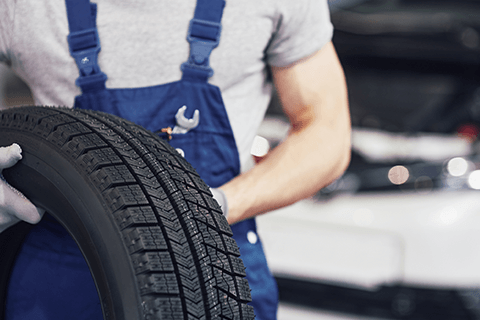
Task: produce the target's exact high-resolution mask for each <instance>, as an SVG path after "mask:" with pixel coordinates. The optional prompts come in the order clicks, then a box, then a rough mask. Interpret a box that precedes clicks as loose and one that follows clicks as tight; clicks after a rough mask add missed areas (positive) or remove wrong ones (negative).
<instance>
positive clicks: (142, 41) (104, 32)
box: [0, 0, 333, 171]
mask: <svg viewBox="0 0 480 320" xmlns="http://www.w3.org/2000/svg"><path fill="white" fill-rule="evenodd" d="M96 3H97V4H98V16H97V27H98V32H99V35H100V43H101V47H102V50H101V52H100V55H99V65H100V67H101V69H102V71H103V72H105V73H106V74H107V76H108V80H107V83H106V85H107V88H128V87H131V88H134V87H144V86H154V85H158V84H163V83H167V82H172V81H177V80H179V79H180V78H181V71H180V65H181V64H182V63H183V62H185V60H186V59H187V57H188V52H189V44H188V42H187V41H186V33H187V29H188V23H189V20H190V19H191V18H192V17H193V12H194V9H195V4H196V1H195V0H181V1H166V0H159V1H151V0H148V1H147V0H123V1H118V0H97V1H96ZM332 32H333V27H332V25H331V23H330V16H329V12H328V6H327V0H227V3H226V6H225V9H224V14H223V18H222V34H221V39H220V44H219V46H218V47H217V48H216V49H215V50H213V52H212V55H211V58H210V64H211V66H212V68H213V69H214V71H215V74H214V75H213V77H212V78H210V83H212V84H213V85H216V86H218V87H219V88H220V90H221V92H222V96H223V100H224V103H225V106H226V108H227V113H228V116H229V119H230V122H231V124H232V128H233V131H234V135H235V139H236V143H237V147H238V150H239V152H240V160H241V165H242V171H245V170H246V169H247V168H249V167H250V163H251V156H250V148H251V145H252V141H253V139H254V137H255V134H256V132H257V129H258V127H259V125H260V123H261V121H262V119H263V117H264V115H265V111H266V108H267V106H268V103H269V101H270V98H271V93H272V84H271V82H270V81H269V80H268V65H272V66H287V65H289V64H291V63H294V62H297V61H298V60H301V59H302V58H305V57H307V56H309V55H311V54H313V53H315V52H316V51H318V50H319V49H321V48H322V47H323V46H324V45H325V44H326V43H328V42H329V41H330V40H331V37H332ZM67 35H68V22H67V16H66V8H65V3H64V0H0V62H4V63H7V64H8V65H10V66H11V67H12V69H13V70H14V71H15V73H16V74H17V75H19V76H20V77H21V78H22V79H23V80H24V81H25V82H26V83H27V84H28V85H29V86H30V89H31V91H32V93H33V96H34V99H35V103H36V104H38V105H51V106H72V105H73V101H74V97H75V96H76V95H78V94H80V90H79V88H78V87H76V86H75V79H76V78H77V77H78V69H77V67H76V64H75V62H74V60H73V58H72V57H71V56H70V53H69V50H68V44H67Z"/></svg>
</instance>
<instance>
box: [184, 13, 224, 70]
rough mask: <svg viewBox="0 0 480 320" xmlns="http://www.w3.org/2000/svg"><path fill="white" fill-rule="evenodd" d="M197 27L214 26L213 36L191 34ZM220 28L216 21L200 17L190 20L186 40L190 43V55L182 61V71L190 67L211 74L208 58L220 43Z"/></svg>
mask: <svg viewBox="0 0 480 320" xmlns="http://www.w3.org/2000/svg"><path fill="white" fill-rule="evenodd" d="M194 27H197V28H200V29H201V28H202V27H203V28H204V29H207V28H211V27H215V30H216V35H215V38H214V39H212V38H207V37H199V36H194V35H192V29H193V28H194ZM221 30H222V25H221V24H220V23H218V22H212V21H207V20H201V19H192V20H190V25H189V27H188V34H187V41H188V42H189V43H190V55H189V57H188V61H187V62H184V63H183V64H182V65H181V67H180V69H181V70H182V71H184V70H185V68H192V69H196V70H202V71H205V72H207V73H208V77H211V76H212V75H213V69H212V68H211V67H210V63H209V58H210V54H211V53H212V50H213V49H215V48H216V47H217V46H218V44H219V43H220V32H221Z"/></svg>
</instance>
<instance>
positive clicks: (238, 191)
mask: <svg viewBox="0 0 480 320" xmlns="http://www.w3.org/2000/svg"><path fill="white" fill-rule="evenodd" d="M272 73H273V78H274V82H275V86H276V88H277V92H278V95H279V97H280V100H281V102H282V106H283V109H284V111H285V114H286V115H287V116H288V118H289V120H290V123H291V126H292V129H291V131H290V133H289V135H288V137H287V138H286V139H285V140H284V142H283V143H281V144H280V145H279V146H278V147H276V148H275V149H273V150H272V151H271V152H269V153H268V154H267V155H266V156H265V158H264V159H263V160H262V161H261V162H260V163H259V164H258V165H257V166H255V167H254V168H253V169H252V170H250V171H248V172H246V173H244V174H242V175H240V176H238V177H236V178H235V179H233V180H232V181H230V182H228V183H227V184H225V185H223V186H222V187H221V189H222V190H223V191H224V192H225V194H226V196H227V198H228V205H229V209H228V211H229V212H228V217H227V220H228V222H229V223H230V224H233V223H236V222H239V221H241V220H244V219H247V218H251V217H254V216H256V215H258V214H261V213H265V212H268V211H271V210H274V209H278V208H281V207H284V206H287V205H290V204H293V203H295V202H296V201H298V200H301V199H304V198H307V197H310V196H312V195H314V194H315V193H316V192H318V191H319V190H320V189H321V188H323V187H325V186H327V185H328V184H330V183H331V182H332V181H334V180H335V179H336V178H338V177H339V176H340V175H341V174H342V173H343V172H344V170H345V169H346V168H347V166H348V163H349V161H350V134H351V133H350V130H351V128H350V114H349V108H348V99H347V90H346V83H345V77H344V74H343V69H342V67H341V65H340V62H339V60H338V58H337V55H336V52H335V49H334V47H333V44H332V43H329V44H327V45H326V46H325V47H324V48H322V49H321V50H319V51H318V52H317V53H315V54H313V55H312V56H310V57H308V58H306V59H303V60H301V61H299V62H298V63H295V64H292V65H290V66H287V67H282V68H280V67H273V68H272Z"/></svg>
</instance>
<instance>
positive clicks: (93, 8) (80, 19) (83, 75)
mask: <svg viewBox="0 0 480 320" xmlns="http://www.w3.org/2000/svg"><path fill="white" fill-rule="evenodd" d="M65 4H66V7H67V17H68V26H69V29H70V34H69V35H68V38H67V40H68V46H69V49H70V54H71V55H72V57H73V58H74V59H75V62H76V63H77V67H78V70H79V71H80V76H79V77H78V78H77V80H76V82H75V83H76V84H77V86H79V87H80V88H81V89H82V93H86V92H95V91H99V90H102V89H105V81H106V80H107V76H106V75H105V74H104V73H103V72H102V71H101V70H100V67H99V66H98V53H99V52H100V39H99V37H98V31H97V25H96V17H97V5H96V4H95V3H90V1H89V0H65Z"/></svg>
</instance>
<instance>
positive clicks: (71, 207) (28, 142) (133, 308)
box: [0, 129, 141, 320]
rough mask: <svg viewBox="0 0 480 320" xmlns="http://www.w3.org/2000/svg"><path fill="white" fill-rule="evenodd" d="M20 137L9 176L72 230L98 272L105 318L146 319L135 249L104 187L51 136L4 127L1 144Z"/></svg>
mask: <svg viewBox="0 0 480 320" xmlns="http://www.w3.org/2000/svg"><path fill="white" fill-rule="evenodd" d="M14 142H15V143H18V144H19V145H20V146H21V148H22V155H23V158H22V160H21V161H20V162H19V163H18V164H16V165H15V166H14V167H12V168H11V169H7V170H4V175H5V177H6V179H7V180H8V181H9V182H10V183H11V184H12V185H13V186H14V187H16V188H17V189H19V190H20V191H21V192H22V193H24V194H25V196H26V197H27V198H29V199H30V200H31V201H32V202H33V203H35V204H36V205H38V206H39V207H42V208H44V209H46V210H47V212H49V213H50V214H51V215H52V216H53V217H54V218H56V219H57V220H58V221H59V222H60V223H61V224H62V225H63V226H64V227H65V228H66V229H67V230H68V232H69V233H70V234H71V235H72V237H73V238H74V240H75V241H76V243H77V244H78V246H79V248H80V250H81V251H82V253H83V255H84V257H85V260H86V261H87V263H88V265H89V268H90V271H91V273H92V277H93V278H94V281H95V285H96V286H97V291H98V293H99V298H100V301H101V304H102V309H103V312H104V319H118V320H120V319H122V320H123V319H125V320H127V319H141V315H140V314H139V310H141V308H140V307H141V302H140V300H139V298H140V297H139V296H138V292H139V290H138V285H137V283H136V281H135V279H134V277H132V276H131V275H132V274H134V270H133V269H132V267H131V263H130V261H129V253H128V251H127V249H126V248H125V245H124V244H123V240H122V233H121V231H120V230H119V229H118V227H117V226H116V223H115V222H114V221H113V219H114V217H113V213H112V212H111V209H110V208H109V207H108V206H107V205H106V204H105V201H104V199H103V197H102V196H101V191H99V190H97V189H96V187H95V186H94V184H93V183H91V181H90V179H89V178H88V175H87V173H86V172H82V170H81V168H78V165H76V163H74V162H72V160H70V159H69V158H68V157H66V156H65V155H64V151H63V150H62V149H61V148H58V147H57V146H56V145H54V144H53V143H50V142H49V141H47V140H46V139H45V138H43V137H39V136H37V135H35V134H33V133H30V132H24V131H21V130H16V129H11V130H9V129H1V130H0V146H8V145H10V144H12V143H14Z"/></svg>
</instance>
